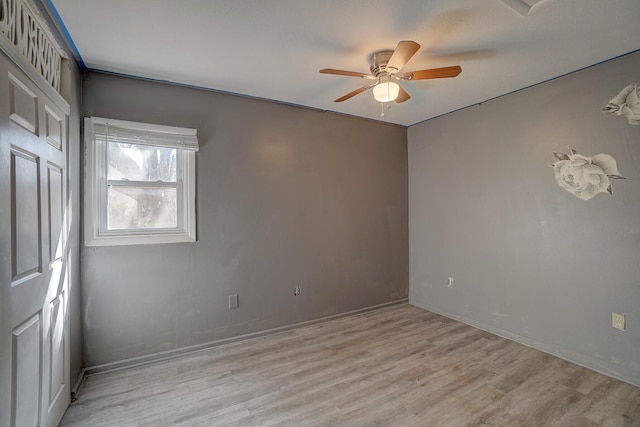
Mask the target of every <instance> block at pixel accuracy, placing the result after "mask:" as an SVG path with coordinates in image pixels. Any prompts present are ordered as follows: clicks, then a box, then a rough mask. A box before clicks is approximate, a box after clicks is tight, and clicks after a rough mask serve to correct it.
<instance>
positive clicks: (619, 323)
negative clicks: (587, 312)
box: [611, 312, 626, 331]
mask: <svg viewBox="0 0 640 427" xmlns="http://www.w3.org/2000/svg"><path fill="white" fill-rule="evenodd" d="M611 326H613V327H614V328H616V329H620V330H621V331H624V330H626V325H625V321H624V314H618V313H615V312H614V313H611Z"/></svg>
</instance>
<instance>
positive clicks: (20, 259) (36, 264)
mask: <svg viewBox="0 0 640 427" xmlns="http://www.w3.org/2000/svg"><path fill="white" fill-rule="evenodd" d="M11 202H12V204H11V205H12V212H11V213H12V215H11V257H12V272H13V274H12V281H13V285H14V286H15V285H18V284H20V283H22V282H24V281H25V280H27V279H29V278H32V277H33V276H34V275H37V274H39V273H40V272H41V271H42V266H41V254H40V242H41V240H42V239H41V236H40V159H39V157H38V156H37V155H35V154H33V153H30V152H28V151H25V150H21V149H20V148H18V147H14V146H12V147H11Z"/></svg>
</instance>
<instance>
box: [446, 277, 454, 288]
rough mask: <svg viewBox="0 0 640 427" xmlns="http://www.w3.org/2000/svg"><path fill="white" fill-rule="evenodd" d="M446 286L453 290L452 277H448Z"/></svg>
mask: <svg viewBox="0 0 640 427" xmlns="http://www.w3.org/2000/svg"><path fill="white" fill-rule="evenodd" d="M447 286H448V287H450V288H453V277H449V278H448V279H447Z"/></svg>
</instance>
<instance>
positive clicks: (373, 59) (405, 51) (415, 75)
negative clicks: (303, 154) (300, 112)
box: [320, 41, 462, 103]
mask: <svg viewBox="0 0 640 427" xmlns="http://www.w3.org/2000/svg"><path fill="white" fill-rule="evenodd" d="M418 49H420V45H419V44H418V43H416V42H414V41H401V42H400V43H398V46H396V49H395V50H380V51H378V52H374V53H373V54H371V56H370V57H369V62H370V63H371V67H370V70H371V74H364V73H359V72H357V71H344V70H336V69H333V68H324V69H322V70H320V73H322V74H337V75H339V76H350V77H361V78H363V79H367V80H374V82H372V83H371V84H369V85H366V86H362V87H361V88H359V89H356V90H354V91H353V92H349V93H348V94H346V95H344V96H341V97H340V98H338V99H336V100H335V102H343V101H346V100H347V99H349V98H352V97H354V96H356V95H358V94H359V93H362V92H364V91H366V90H369V89H373V97H374V98H375V100H376V101H378V102H383V103H384V102H393V101H395V102H397V103H400V102H405V101H407V100H408V99H409V98H411V97H410V96H409V94H408V93H407V92H406V91H405V90H404V89H402V87H401V86H400V85H399V84H398V83H396V82H395V81H396V80H398V81H399V80H426V79H440V78H445V77H456V76H457V75H458V74H460V73H461V72H462V68H461V67H460V66H459V65H454V66H451V67H442V68H431V69H428V70H419V71H408V72H405V73H402V74H398V72H399V71H400V70H401V69H402V68H403V67H404V66H405V64H406V63H407V62H408V61H409V60H410V59H411V57H413V55H415V53H416V52H417V51H418Z"/></svg>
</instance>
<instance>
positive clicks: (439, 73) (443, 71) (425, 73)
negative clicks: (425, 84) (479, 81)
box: [400, 65, 462, 80]
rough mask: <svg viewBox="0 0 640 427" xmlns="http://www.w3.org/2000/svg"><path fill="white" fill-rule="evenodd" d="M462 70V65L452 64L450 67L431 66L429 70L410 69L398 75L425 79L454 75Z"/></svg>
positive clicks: (402, 77) (411, 78)
mask: <svg viewBox="0 0 640 427" xmlns="http://www.w3.org/2000/svg"><path fill="white" fill-rule="evenodd" d="M461 72H462V67H460V66H459V65H454V66H452V67H442V68H431V69H429V70H418V71H411V72H408V73H404V74H402V76H400V78H401V79H403V80H426V79H442V78H446V77H455V76H457V75H458V74H460V73H461Z"/></svg>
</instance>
